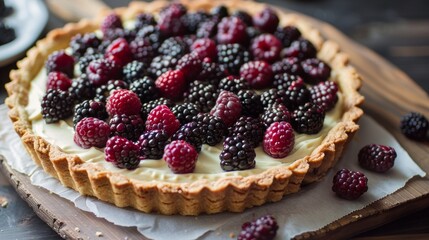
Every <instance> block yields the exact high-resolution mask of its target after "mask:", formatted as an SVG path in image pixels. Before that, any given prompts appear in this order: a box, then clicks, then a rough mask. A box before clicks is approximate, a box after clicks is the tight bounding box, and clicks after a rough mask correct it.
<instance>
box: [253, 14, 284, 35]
mask: <svg viewBox="0 0 429 240" xmlns="http://www.w3.org/2000/svg"><path fill="white" fill-rule="evenodd" d="M279 21H280V20H279V17H278V16H277V14H276V12H275V11H274V10H273V9H271V8H265V9H264V10H262V11H261V12H259V13H258V14H256V15H255V16H253V25H254V26H255V27H256V28H258V29H259V30H260V31H261V32H267V33H273V32H274V31H275V30H276V29H277V26H278V25H279Z"/></svg>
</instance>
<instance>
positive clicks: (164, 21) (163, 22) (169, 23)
mask: <svg viewBox="0 0 429 240" xmlns="http://www.w3.org/2000/svg"><path fill="white" fill-rule="evenodd" d="M180 17H181V16H172V15H165V16H163V17H161V18H160V19H159V21H158V28H159V31H160V32H161V34H162V35H163V36H168V37H172V36H182V35H184V34H185V33H186V27H185V25H184V24H183V23H182V21H180Z"/></svg>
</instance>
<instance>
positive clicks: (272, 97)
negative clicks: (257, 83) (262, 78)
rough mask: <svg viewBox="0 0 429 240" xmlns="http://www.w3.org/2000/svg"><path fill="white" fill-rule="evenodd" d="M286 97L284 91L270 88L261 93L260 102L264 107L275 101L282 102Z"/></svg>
mask: <svg viewBox="0 0 429 240" xmlns="http://www.w3.org/2000/svg"><path fill="white" fill-rule="evenodd" d="M285 98H286V95H285V92H284V91H283V90H278V89H275V88H271V89H269V90H267V91H265V92H263V93H262V94H261V102H262V106H263V107H264V108H269V107H270V106H271V105H273V104H275V103H282V104H283V102H284V100H285Z"/></svg>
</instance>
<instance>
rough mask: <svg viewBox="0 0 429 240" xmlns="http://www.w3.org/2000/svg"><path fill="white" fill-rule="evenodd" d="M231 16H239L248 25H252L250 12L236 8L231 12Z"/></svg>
mask: <svg viewBox="0 0 429 240" xmlns="http://www.w3.org/2000/svg"><path fill="white" fill-rule="evenodd" d="M231 16H234V17H238V18H240V19H241V20H242V21H243V22H244V23H245V24H246V25H247V26H249V27H250V26H252V25H253V20H252V16H250V14H249V13H247V12H245V11H241V10H236V11H234V12H233V13H232V15H231Z"/></svg>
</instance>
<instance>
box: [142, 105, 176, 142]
mask: <svg viewBox="0 0 429 240" xmlns="http://www.w3.org/2000/svg"><path fill="white" fill-rule="evenodd" d="M179 127H180V122H179V120H177V118H176V117H175V116H174V114H173V113H172V112H171V110H170V109H169V108H168V107H167V106H166V105H160V106H157V107H155V108H154V109H152V110H151V111H150V113H149V115H148V116H147V120H146V130H147V131H152V130H163V131H165V133H166V134H167V135H168V136H172V135H173V134H174V133H175V132H176V131H177V129H179Z"/></svg>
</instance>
